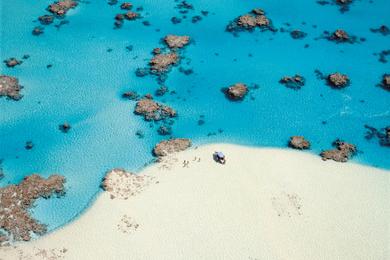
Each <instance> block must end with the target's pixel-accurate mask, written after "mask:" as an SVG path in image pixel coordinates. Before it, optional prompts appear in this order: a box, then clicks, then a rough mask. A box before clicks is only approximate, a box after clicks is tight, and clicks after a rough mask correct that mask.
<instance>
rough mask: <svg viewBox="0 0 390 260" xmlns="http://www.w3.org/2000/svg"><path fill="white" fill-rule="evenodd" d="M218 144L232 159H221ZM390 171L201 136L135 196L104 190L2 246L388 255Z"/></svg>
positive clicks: (146, 254) (258, 255)
mask: <svg viewBox="0 0 390 260" xmlns="http://www.w3.org/2000/svg"><path fill="white" fill-rule="evenodd" d="M215 150H222V151H224V153H225V154H226V156H227V160H228V161H227V164H226V165H219V164H216V163H215V162H214V161H213V159H212V153H213V152H214V151H215ZM195 157H196V158H198V159H199V158H201V160H200V162H198V161H197V159H195ZM194 159H195V160H194ZM183 160H187V161H188V162H189V163H188V168H187V167H183V163H182V162H183ZM389 173H390V172H389V171H386V170H383V169H380V168H374V167H371V166H366V165H360V164H357V163H354V162H348V163H337V162H333V161H326V162H324V161H322V160H321V158H320V157H319V156H316V155H313V154H312V153H308V152H302V151H296V150H290V149H288V148H285V149H278V148H254V147H247V146H241V145H231V144H208V145H202V146H199V147H194V148H191V149H189V150H187V151H184V152H181V153H178V154H174V155H170V156H167V157H166V158H164V160H163V161H162V162H160V163H156V164H152V165H151V166H148V167H146V168H145V169H144V170H142V171H141V172H140V173H139V175H141V176H149V177H152V178H151V181H150V183H149V184H148V185H146V186H145V187H144V189H143V190H142V191H140V192H139V193H137V194H135V195H134V196H129V197H128V199H120V198H115V199H111V198H110V196H109V193H108V192H103V193H100V194H99V193H98V194H97V197H96V199H95V201H93V202H92V203H91V205H90V207H89V208H88V209H86V210H85V211H84V212H83V213H82V214H80V215H79V216H78V217H77V218H76V219H75V220H73V221H72V222H71V223H69V224H67V225H65V226H63V227H61V228H59V229H56V230H54V231H52V232H50V233H48V234H47V235H45V236H43V237H41V238H38V239H36V240H34V241H30V242H27V243H16V244H14V246H11V247H5V248H0V252H1V255H2V256H4V257H6V259H17V258H15V257H17V256H19V257H20V256H21V255H22V256H29V257H31V259H42V258H39V257H40V255H39V254H38V255H37V252H38V251H39V250H40V251H42V250H43V251H45V252H46V255H50V254H55V255H56V257H57V258H58V259H61V258H64V259H80V258H83V259H107V257H115V258H116V259H128V258H129V257H131V259H165V258H167V259H184V258H185V259H200V258H203V259H210V258H214V259H215V258H218V257H222V258H223V259H335V257H341V258H342V259H383V258H386V256H389V251H388V249H387V251H386V242H387V243H389V241H390V227H389V224H388V222H387V221H386V219H388V218H389V210H388V207H386V206H388V202H387V201H386V198H388V197H389V195H390V175H389ZM156 198H158V199H156ZM370 220H371V221H370ZM194 223H195V225H194ZM316 225H318V226H316ZM98 227H99V228H101V230H98ZM316 228H318V232H316V230H315V229H316ZM75 234H76V235H75ZM292 234H295V235H292ZM103 245H104V246H103ZM64 248H65V249H66V250H63V249H64ZM103 249H104V250H103ZM110 249H111V250H110ZM303 249H304V251H303ZM63 251H65V252H63ZM57 258H56V259H57ZM0 259H2V258H1V257H0Z"/></svg>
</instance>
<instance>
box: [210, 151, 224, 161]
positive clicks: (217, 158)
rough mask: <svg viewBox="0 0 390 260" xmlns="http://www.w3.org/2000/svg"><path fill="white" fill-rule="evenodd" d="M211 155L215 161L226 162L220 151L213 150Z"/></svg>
mask: <svg viewBox="0 0 390 260" xmlns="http://www.w3.org/2000/svg"><path fill="white" fill-rule="evenodd" d="M213 157H214V160H215V161H216V162H219V163H221V164H225V163H226V157H225V155H224V154H223V153H222V152H215V153H214V154H213Z"/></svg>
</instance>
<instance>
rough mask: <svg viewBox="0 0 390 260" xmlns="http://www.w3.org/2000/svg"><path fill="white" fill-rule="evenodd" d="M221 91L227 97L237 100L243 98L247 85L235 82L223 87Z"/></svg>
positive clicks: (246, 91)
mask: <svg viewBox="0 0 390 260" xmlns="http://www.w3.org/2000/svg"><path fill="white" fill-rule="evenodd" d="M222 91H223V92H224V93H225V95H226V97H227V98H228V99H230V100H233V101H238V100H243V99H244V98H245V96H246V94H247V93H248V87H247V86H246V85H245V84H244V83H236V84H234V85H232V86H230V87H228V88H223V89H222Z"/></svg>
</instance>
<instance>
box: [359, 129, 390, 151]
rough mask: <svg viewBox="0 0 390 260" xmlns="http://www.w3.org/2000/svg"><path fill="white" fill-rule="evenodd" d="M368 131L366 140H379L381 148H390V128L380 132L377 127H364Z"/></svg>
mask: <svg viewBox="0 0 390 260" xmlns="http://www.w3.org/2000/svg"><path fill="white" fill-rule="evenodd" d="M364 127H365V128H366V129H368V131H367V132H366V135H365V138H366V139H367V140H371V139H372V138H374V137H375V138H378V140H379V144H380V145H381V146H386V147H390V126H387V127H385V128H382V129H380V130H378V129H376V128H375V127H372V126H369V125H365V126H364Z"/></svg>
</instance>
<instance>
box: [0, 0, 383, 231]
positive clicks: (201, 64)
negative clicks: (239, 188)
mask: <svg viewBox="0 0 390 260" xmlns="http://www.w3.org/2000/svg"><path fill="white" fill-rule="evenodd" d="M50 2H51V1H48V0H45V1H39V2H26V1H22V0H14V1H2V2H1V4H0V7H1V59H6V58H9V57H17V58H21V57H22V56H23V55H24V54H29V55H30V56H31V57H30V58H29V59H28V60H25V61H24V63H23V64H22V65H21V66H17V67H15V68H12V69H10V68H6V67H5V66H4V65H2V66H1V73H2V74H7V75H12V76H16V77H18V78H19V80H20V82H21V84H22V85H23V86H24V89H23V92H22V93H23V95H24V97H23V99H22V100H21V101H19V102H14V101H9V100H6V99H4V98H2V99H0V111H1V113H0V158H1V159H3V160H4V161H3V163H2V167H3V169H4V173H5V177H4V178H3V179H2V180H1V181H0V185H1V186H5V185H7V184H9V183H18V182H19V181H20V180H21V179H22V178H23V177H24V176H26V175H29V174H31V173H40V174H42V175H43V176H49V175H50V174H52V173H59V174H62V175H65V176H66V178H67V184H66V187H67V194H66V196H65V197H63V198H61V199H52V200H40V201H39V202H38V203H37V207H35V208H34V209H33V210H32V211H33V214H34V216H35V217H36V218H37V219H39V220H40V221H42V222H43V223H46V224H48V225H49V226H48V228H49V230H53V229H55V228H57V227H60V226H62V225H64V224H66V223H67V222H69V221H71V220H72V219H74V217H76V216H77V215H78V214H79V213H80V212H82V211H83V210H84V209H85V208H86V207H88V205H89V203H90V202H91V201H93V199H94V197H95V196H96V194H97V193H98V192H99V185H100V182H101V179H102V177H103V176H104V174H105V172H106V171H107V170H109V169H111V168H113V167H123V168H126V169H128V170H131V171H135V172H137V171H139V170H141V169H142V168H143V167H144V166H145V164H147V163H149V162H150V161H151V160H152V159H153V157H152V155H151V149H152V147H153V146H154V144H155V143H156V142H158V141H159V140H161V139H164V138H166V137H163V136H160V135H158V134H157V126H154V127H150V125H151V124H150V123H148V122H144V121H143V120H142V118H141V117H139V116H135V115H134V114H133V109H134V105H135V103H134V102H132V101H126V100H122V99H121V94H122V93H123V92H124V91H126V90H136V91H137V92H138V93H140V94H146V93H154V91H155V90H156V89H157V88H158V84H157V82H156V80H155V79H154V78H151V77H144V78H139V77H136V75H135V70H136V69H137V68H139V67H145V66H146V65H147V63H148V60H149V59H150V58H151V53H150V52H151V50H152V49H153V48H155V47H162V44H161V43H160V39H161V38H162V37H164V36H165V35H167V34H186V35H189V36H190V37H191V38H192V39H193V42H192V44H191V45H190V46H188V47H187V48H186V49H185V50H184V51H183V55H184V59H183V60H182V63H181V65H180V66H182V67H184V68H186V69H188V68H191V69H193V71H194V73H193V74H190V75H185V74H183V73H181V72H179V70H178V67H175V68H173V70H172V71H171V72H170V73H169V75H168V79H167V81H166V83H165V85H166V86H168V87H169V89H170V90H171V91H172V90H174V91H176V93H177V94H175V95H170V94H166V95H165V96H163V97H158V98H156V99H157V100H159V101H163V102H164V103H166V104H168V105H170V106H172V107H173V108H175V109H176V110H177V111H178V113H179V117H178V119H177V120H175V123H174V125H173V136H175V137H188V138H191V139H192V140H193V142H194V144H195V145H199V144H204V143H210V142H230V143H238V144H245V145H253V146H259V147H262V146H273V147H285V146H286V143H287V141H288V138H289V137H290V136H291V135H304V136H305V137H307V139H309V140H311V142H312V150H311V151H310V152H312V153H316V154H317V153H319V152H320V151H321V150H322V149H328V148H330V147H331V143H332V142H333V141H334V140H335V139H337V138H341V139H343V140H346V141H349V142H352V143H354V144H356V145H357V147H358V149H359V153H358V154H357V156H356V157H354V159H353V160H352V162H356V163H362V164H367V165H372V166H375V167H381V168H385V169H390V160H389V158H390V149H389V148H388V147H381V146H379V144H378V141H377V140H376V139H372V140H369V141H368V140H366V139H365V138H364V135H365V132H366V129H365V128H364V125H365V124H368V125H371V126H374V127H377V128H382V127H385V126H388V125H390V92H388V91H385V90H383V89H381V88H379V87H377V86H376V84H378V83H379V82H380V80H381V76H382V74H384V73H390V65H389V64H390V63H380V62H378V57H376V56H374V55H373V53H374V52H380V51H382V50H385V49H388V48H389V46H390V37H389V36H383V35H381V34H374V33H372V32H370V30H369V29H370V28H378V27H379V26H380V25H382V24H385V25H387V26H388V27H389V26H390V18H389V17H388V15H387V10H388V9H389V8H390V3H389V2H388V1H386V0H375V1H373V3H370V2H369V1H365V0H362V1H355V3H354V4H352V5H351V7H350V11H348V12H346V13H344V14H341V13H340V12H339V10H338V8H337V6H331V5H326V6H321V5H319V4H317V3H316V2H315V1H309V0H300V1H293V2H291V1H270V0H267V1H266V0H264V1H238V0H224V1H222V0H220V1H201V0H196V1H195V0H193V1H189V2H190V3H191V4H193V5H194V7H195V10H194V11H190V12H189V14H188V16H189V17H188V18H187V19H185V20H183V21H182V23H180V24H176V25H174V24H172V22H171V21H170V19H171V17H172V16H179V10H178V9H176V8H175V6H176V4H177V3H175V2H174V1H166V0H165V1H163V0H154V1H151V0H149V1H133V4H134V5H135V7H138V6H142V7H143V8H144V11H142V14H143V16H144V19H143V20H147V21H149V22H150V23H151V25H150V26H144V25H143V24H142V21H143V20H137V21H134V22H129V21H126V22H125V23H124V25H123V27H122V28H121V29H115V30H114V29H113V28H114V26H113V23H114V19H113V18H114V16H115V14H116V13H118V12H121V11H120V8H119V5H120V4H118V5H114V6H110V5H108V4H107V2H106V1H90V2H82V3H80V4H79V6H78V7H77V8H76V9H74V10H71V11H70V12H69V13H68V16H67V18H66V20H68V21H69V24H66V25H63V26H62V27H61V28H60V29H59V30H58V29H57V28H55V27H54V26H53V25H50V26H47V27H46V28H45V33H44V34H43V35H41V36H39V37H36V36H33V35H32V34H31V30H32V29H33V28H34V27H35V26H37V25H39V23H38V22H33V21H34V20H36V19H37V17H38V16H40V15H43V14H45V13H46V12H45V8H46V7H47V5H48V4H50ZM255 7H260V8H263V9H264V10H265V11H266V12H267V16H268V17H269V18H270V19H271V20H272V21H273V24H274V26H275V27H276V28H281V27H283V28H287V29H288V28H291V29H300V30H302V31H304V32H306V33H308V35H307V37H306V38H304V39H301V40H293V39H292V38H291V37H290V35H289V34H288V33H281V32H277V33H272V32H269V31H268V32H259V31H255V32H253V33H247V32H243V33H240V34H239V37H234V36H233V35H232V34H231V33H227V32H225V27H226V25H227V24H228V22H229V21H231V20H232V19H234V18H235V17H237V16H239V15H241V14H244V13H246V12H248V11H250V10H251V9H253V8H255ZM202 10H206V11H209V15H208V16H207V17H203V19H202V20H201V21H200V22H198V23H196V24H193V23H191V17H192V16H194V15H200V12H201V11H202ZM362 17H365V18H364V19H362ZM303 22H305V24H303ZM284 23H290V24H291V26H290V27H288V26H286V25H285V24H284ZM313 26H314V27H315V26H316V28H314V27H313ZM337 28H343V29H345V30H346V31H347V32H349V33H350V34H352V35H356V36H358V37H364V38H366V41H365V42H362V43H356V44H335V43H333V42H329V41H327V40H324V39H321V40H315V38H317V37H319V36H321V35H322V33H323V31H324V30H328V31H334V30H335V29H337ZM157 29H159V30H157ZM156 30H157V31H156ZM305 44H309V47H308V48H304V45H305ZM129 45H132V46H133V50H132V51H128V50H127V49H126V46H129ZM108 49H112V51H111V52H108V51H107V50H108ZM235 59H236V61H234V60H235ZM187 63H188V64H187ZM48 64H52V65H53V66H52V67H51V68H50V69H48V68H46V66H47V65H48ZM315 69H319V70H320V71H322V72H324V73H325V74H327V73H331V72H335V71H340V72H342V73H345V74H347V75H348V76H349V77H350V78H351V82H352V84H351V85H350V86H349V87H347V88H345V89H342V90H335V89H332V88H330V87H329V86H327V85H326V84H325V82H324V81H322V80H318V79H317V78H316V75H315V73H314V70H315ZM294 74H300V75H303V76H304V77H305V78H306V84H305V86H304V87H303V88H302V89H301V90H298V91H294V90H292V89H288V88H286V87H284V86H282V85H280V84H279V83H278V81H279V79H280V78H281V77H283V76H285V75H294ZM236 82H245V83H248V84H257V85H259V88H258V89H256V90H251V92H250V95H249V96H248V97H247V98H246V99H245V100H244V101H243V102H237V103H236V102H230V101H228V100H227V99H226V98H225V97H224V95H223V94H222V93H221V91H220V89H221V88H222V87H226V86H229V85H231V84H233V83H236ZM201 115H204V121H205V124H203V125H201V126H199V125H198V120H199V119H200V116H201ZM64 121H68V122H69V123H70V124H71V125H72V129H71V130H70V132H69V133H67V134H63V133H61V132H60V131H59V130H58V125H59V124H61V123H63V122H64ZM323 121H326V124H323V123H322V122H323ZM137 130H141V131H143V132H144V134H145V137H144V138H142V139H140V138H138V137H137V136H136V135H135V133H136V131H137ZM219 130H222V131H219ZM214 133H215V134H214ZM29 140H32V141H33V143H34V144H35V146H34V148H33V149H32V150H29V151H27V150H25V149H24V145H25V142H26V141H29Z"/></svg>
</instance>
